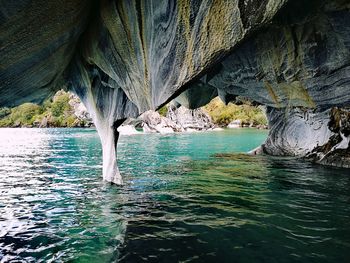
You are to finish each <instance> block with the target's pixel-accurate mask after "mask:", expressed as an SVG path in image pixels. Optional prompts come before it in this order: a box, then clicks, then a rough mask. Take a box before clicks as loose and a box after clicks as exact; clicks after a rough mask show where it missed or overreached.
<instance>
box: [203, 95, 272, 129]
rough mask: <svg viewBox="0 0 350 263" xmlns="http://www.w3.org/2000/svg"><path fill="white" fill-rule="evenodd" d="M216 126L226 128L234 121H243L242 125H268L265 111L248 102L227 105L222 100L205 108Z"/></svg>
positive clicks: (213, 101)
mask: <svg viewBox="0 0 350 263" xmlns="http://www.w3.org/2000/svg"><path fill="white" fill-rule="evenodd" d="M203 109H204V110H205V111H206V112H207V113H208V114H209V116H210V117H211V118H212V120H213V122H214V123H215V124H218V125H220V126H226V125H228V124H229V123H230V122H231V121H233V120H241V122H242V124H247V125H250V124H253V125H254V126H257V125H267V120H266V116H265V114H264V113H263V111H262V110H261V109H260V108H258V107H256V106H252V105H250V104H249V102H246V103H245V104H243V105H235V104H232V103H229V104H228V105H225V104H224V103H223V102H222V101H221V100H220V98H218V97H217V98H215V99H213V100H212V101H211V102H210V103H209V104H207V105H206V106H204V107H203Z"/></svg>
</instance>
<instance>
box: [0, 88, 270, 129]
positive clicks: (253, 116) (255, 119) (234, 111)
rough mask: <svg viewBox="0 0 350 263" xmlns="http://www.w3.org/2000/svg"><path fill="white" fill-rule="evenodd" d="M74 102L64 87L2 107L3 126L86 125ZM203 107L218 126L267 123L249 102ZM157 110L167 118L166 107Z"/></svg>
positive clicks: (0, 120) (0, 123) (215, 102)
mask: <svg viewBox="0 0 350 263" xmlns="http://www.w3.org/2000/svg"><path fill="white" fill-rule="evenodd" d="M72 102H73V103H72ZM74 103H80V101H79V99H77V98H76V97H72V95H71V94H70V93H67V92H64V91H62V90H61V91H59V92H57V93H56V95H55V96H54V97H53V98H52V99H50V100H47V101H45V102H44V103H43V104H42V105H37V104H33V103H24V104H22V105H20V106H18V107H15V108H12V109H9V108H0V127H84V126H86V124H87V121H86V120H81V119H78V118H77V117H76V116H75V114H74V107H73V106H72V105H71V104H74ZM202 109H204V110H205V111H206V112H207V113H208V114H209V116H210V117H211V118H212V120H213V122H214V123H215V124H217V125H219V126H227V125H228V124H229V123H230V122H231V121H233V120H241V122H242V124H243V125H244V124H247V125H250V124H252V125H254V126H259V125H267V120H266V117H265V114H264V113H263V111H262V110H261V109H260V108H258V107H255V106H252V105H250V103H249V102H246V103H245V104H243V105H235V104H232V103H229V104H228V105H225V104H224V103H223V102H222V101H221V100H220V99H219V98H215V99H213V100H212V101H211V102H210V103H209V104H207V105H206V106H204V107H203V108H202ZM158 112H159V114H160V115H161V116H164V117H165V116H166V115H167V112H168V108H167V106H163V107H162V108H160V109H159V110H158Z"/></svg>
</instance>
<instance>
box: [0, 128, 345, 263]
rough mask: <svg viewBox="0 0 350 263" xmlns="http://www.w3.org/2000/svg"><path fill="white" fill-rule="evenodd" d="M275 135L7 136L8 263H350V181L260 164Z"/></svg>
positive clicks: (283, 162) (53, 132)
mask: <svg viewBox="0 0 350 263" xmlns="http://www.w3.org/2000/svg"><path fill="white" fill-rule="evenodd" d="M266 136H267V131H264V130H256V129H232V130H224V131H217V132H203V133H191V134H171V135H159V134H147V135H134V136H123V137H121V138H120V140H119V143H118V159H119V168H120V171H121V173H122V175H123V177H124V182H125V185H123V186H115V185H111V184H109V183H105V182H103V181H102V180H101V178H102V175H101V174H102V163H101V162H102V157H101V156H102V152H101V146H100V141H99V138H98V135H97V133H96V131H95V130H93V129H0V262H11V261H12V262H116V261H119V262H267V263H273V262H276V263H277V262H278V263H281V262H308V263H309V262H350V172H349V170H346V169H338V168H328V167H322V166H319V165H313V164H310V163H308V162H304V161H301V160H297V159H295V158H277V157H268V156H248V155H246V154H244V153H245V152H247V151H249V150H251V149H253V148H255V147H256V146H258V145H259V144H261V143H262V142H263V141H264V139H265V138H266Z"/></svg>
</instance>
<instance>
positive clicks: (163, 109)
mask: <svg viewBox="0 0 350 263" xmlns="http://www.w3.org/2000/svg"><path fill="white" fill-rule="evenodd" d="M158 113H159V115H160V116H163V117H166V115H167V113H168V107H167V105H164V106H163V107H161V108H160V109H159V110H158Z"/></svg>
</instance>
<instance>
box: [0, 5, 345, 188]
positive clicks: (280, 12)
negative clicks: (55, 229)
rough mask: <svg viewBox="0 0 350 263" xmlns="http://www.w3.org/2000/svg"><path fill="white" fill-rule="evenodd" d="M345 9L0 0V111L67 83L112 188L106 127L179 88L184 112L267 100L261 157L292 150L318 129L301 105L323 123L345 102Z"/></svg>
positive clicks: (112, 136)
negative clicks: (215, 101) (218, 102)
mask: <svg viewBox="0 0 350 263" xmlns="http://www.w3.org/2000/svg"><path fill="white" fill-rule="evenodd" d="M349 8H350V4H349V0H330V1H326V0H310V1H302V0H262V1H260V0H259V1H258V0H205V1H198V0H179V1H175V0H168V1H156V0H147V1H146V0H119V1H116V0H112V1H107V0H92V1H83V0H58V1H43V0H35V1H34V0H19V1H16V2H14V1H10V0H4V1H2V2H1V7H0V57H1V60H0V80H1V82H0V94H1V96H0V106H6V105H10V106H13V105H16V104H18V103H22V102H23V101H28V100H29V101H34V102H38V101H41V100H43V99H44V98H46V97H47V96H48V95H50V94H52V93H53V92H55V91H57V90H58V89H60V88H62V86H64V87H65V88H67V89H71V90H73V91H74V92H75V93H76V94H77V95H78V96H79V97H80V98H81V99H82V101H83V102H84V104H85V105H86V107H87V109H88V110H89V112H90V113H91V116H92V119H93V121H94V123H95V124H96V128H97V130H98V132H99V135H100V137H101V141H102V145H103V159H104V166H103V167H104V168H103V173H104V179H105V180H107V181H112V182H115V183H121V177H120V175H119V174H118V168H117V164H116V141H117V138H118V131H117V127H118V126H119V125H120V124H121V123H122V121H123V120H124V119H125V118H127V117H136V116H137V115H139V114H140V113H143V112H145V111H147V110H150V109H152V110H154V109H157V108H158V107H160V106H162V105H164V104H165V103H166V102H168V101H170V100H171V99H173V98H175V97H178V96H179V95H180V94H181V92H183V91H185V90H186V89H188V91H187V92H186V93H184V94H182V95H181V96H179V97H178V102H179V103H180V104H181V103H183V104H186V105H187V106H189V107H191V108H195V107H199V106H202V104H203V103H205V102H206V101H208V99H210V98H211V97H212V96H215V95H216V94H218V95H219V96H220V97H221V98H222V99H223V101H224V102H229V101H230V100H233V99H235V97H237V96H243V97H247V98H249V99H251V100H253V101H255V102H256V103H260V104H265V105H267V106H269V107H270V108H271V110H270V111H269V112H270V113H269V115H270V122H271V124H272V130H271V133H270V137H269V140H268V141H267V142H266V144H265V150H266V152H270V153H276V154H277V153H278V154H304V153H306V152H307V151H309V150H310V148H311V147H313V146H314V145H315V143H316V141H318V143H320V144H321V143H322V142H323V139H324V136H325V134H326V133H327V132H328V131H323V130H322V131H318V129H316V126H315V125H314V124H311V123H310V122H309V121H308V120H306V119H305V118H304V119H303V118H300V117H299V116H301V114H302V113H301V112H300V111H302V110H301V108H307V109H310V111H309V115H310V116H311V115H312V114H314V115H312V117H311V119H312V118H314V119H315V120H320V121H321V120H322V121H323V122H322V123H323V124H322V125H323V126H324V125H326V124H325V123H326V122H327V119H329V117H326V116H327V114H325V112H327V110H328V109H330V108H332V107H335V106H337V107H346V106H348V105H349V102H350V92H349V90H348V88H349V83H350V51H349V50H350V37H349V36H350V34H349V32H350V12H349ZM191 87H192V89H191ZM296 107H297V108H296ZM306 111H308V110H306ZM286 116H289V118H286ZM293 126H295V127H298V128H290V127H293ZM323 126H322V127H323ZM274 127H276V128H274ZM314 130H316V131H317V132H316V133H314V134H315V135H317V136H320V137H319V138H318V139H317V140H314V141H313V140H311V141H312V143H309V144H307V146H303V143H302V142H303V140H304V139H303V138H302V137H305V136H304V135H303V134H302V133H303V132H305V133H307V134H309V135H310V136H311V134H313V133H312V131H314ZM293 133H295V134H294V135H292V134H293ZM281 136H287V138H288V139H281ZM293 136H294V137H295V139H292V138H293ZM317 136H315V137H317ZM344 136H345V135H344ZM310 138H311V137H310ZM316 145H317V143H316ZM299 148H300V149H299ZM276 149H279V150H276ZM282 149H283V150H282Z"/></svg>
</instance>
